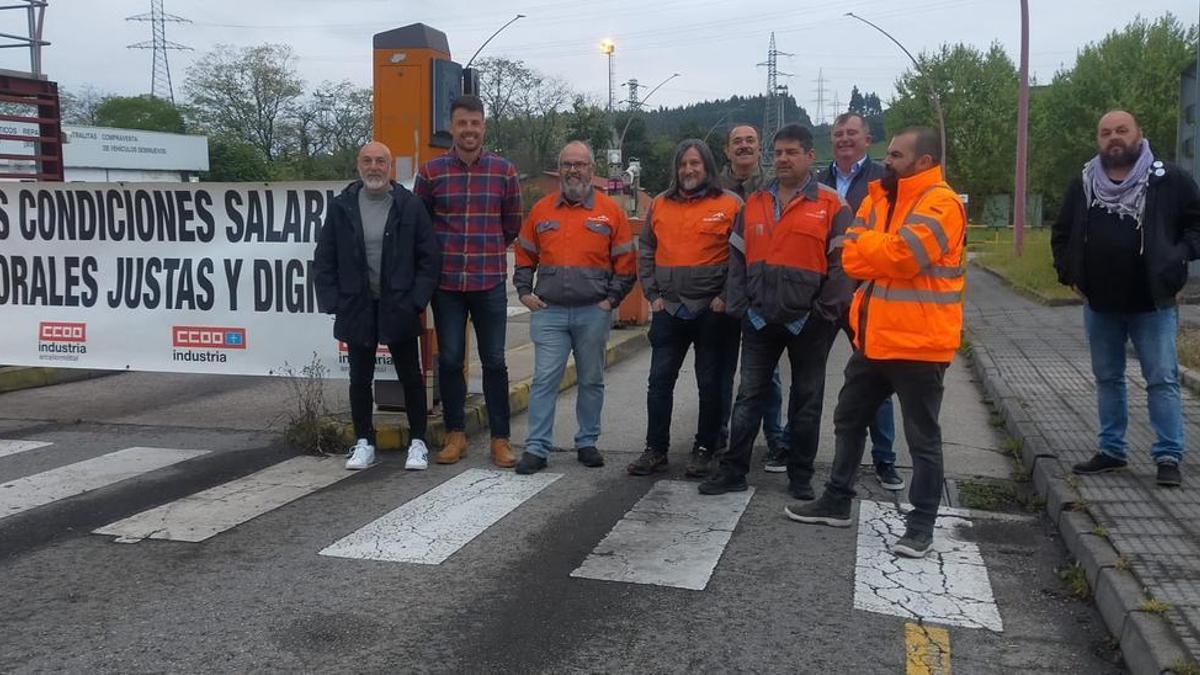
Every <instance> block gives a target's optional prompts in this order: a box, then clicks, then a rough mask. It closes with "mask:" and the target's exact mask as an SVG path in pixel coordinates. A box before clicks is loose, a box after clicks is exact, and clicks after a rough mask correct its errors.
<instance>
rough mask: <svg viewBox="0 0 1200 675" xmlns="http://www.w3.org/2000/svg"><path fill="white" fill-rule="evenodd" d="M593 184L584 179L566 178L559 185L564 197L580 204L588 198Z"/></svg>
mask: <svg viewBox="0 0 1200 675" xmlns="http://www.w3.org/2000/svg"><path fill="white" fill-rule="evenodd" d="M590 187H591V184H590V183H588V182H587V181H585V180H583V179H582V178H574V177H571V178H564V179H562V181H561V182H560V183H559V189H560V190H562V194H563V197H565V198H566V199H567V201H569V202H574V203H576V204H578V203H579V202H582V201H583V198H584V197H586V196H587V193H588V188H590Z"/></svg>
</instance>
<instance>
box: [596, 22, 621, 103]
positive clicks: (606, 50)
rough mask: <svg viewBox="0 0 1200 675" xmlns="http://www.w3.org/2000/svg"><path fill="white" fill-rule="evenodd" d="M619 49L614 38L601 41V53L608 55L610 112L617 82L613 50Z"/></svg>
mask: <svg viewBox="0 0 1200 675" xmlns="http://www.w3.org/2000/svg"><path fill="white" fill-rule="evenodd" d="M615 51H617V45H616V44H615V43H613V41H612V40H610V39H608V38H604V39H603V40H601V41H600V53H601V54H604V55H605V56H607V57H608V112H609V113H612V111H613V105H614V101H613V96H614V93H615V89H616V86H615V82H613V52H615Z"/></svg>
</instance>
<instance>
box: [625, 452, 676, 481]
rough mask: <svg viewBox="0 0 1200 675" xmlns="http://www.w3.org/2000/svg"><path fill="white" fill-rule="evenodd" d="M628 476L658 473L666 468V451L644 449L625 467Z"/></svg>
mask: <svg viewBox="0 0 1200 675" xmlns="http://www.w3.org/2000/svg"><path fill="white" fill-rule="evenodd" d="M625 470H626V471H628V472H629V475H630V476H649V475H650V474H652V473H659V472H662V471H666V470H667V453H665V452H659V451H657V450H651V449H649V448H647V449H646V451H645V452H643V453H642V456H641V457H638V458H637V459H635V460H633V463H631V464H630V465H629V466H627V467H625Z"/></svg>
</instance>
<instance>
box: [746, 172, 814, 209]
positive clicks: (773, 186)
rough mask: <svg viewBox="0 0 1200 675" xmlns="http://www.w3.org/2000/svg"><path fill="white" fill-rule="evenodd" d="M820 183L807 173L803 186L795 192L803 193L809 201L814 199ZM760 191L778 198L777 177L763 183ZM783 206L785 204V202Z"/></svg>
mask: <svg viewBox="0 0 1200 675" xmlns="http://www.w3.org/2000/svg"><path fill="white" fill-rule="evenodd" d="M820 183H821V181H819V180H817V179H816V177H815V176H812V175H809V177H808V181H807V182H806V183H804V187H802V188H800V191H799V192H797V193H796V194H801V195H804V198H805V199H807V200H809V201H816V199H817V194H818V193H819V191H820V189H821V188H820ZM760 191H761V192H769V193H770V194H771V196H772V197H774V198H775V199H779V179H778V178H772V179H771V180H769V181H767V184H766V185H764V186H763V187H762V188H761V190H760ZM784 206H786V204H785V205H784Z"/></svg>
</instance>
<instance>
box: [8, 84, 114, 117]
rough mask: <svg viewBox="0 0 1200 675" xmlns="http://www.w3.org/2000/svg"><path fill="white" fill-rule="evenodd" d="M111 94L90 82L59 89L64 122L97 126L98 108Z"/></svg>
mask: <svg viewBox="0 0 1200 675" xmlns="http://www.w3.org/2000/svg"><path fill="white" fill-rule="evenodd" d="M111 96H112V95H111V94H106V93H104V92H102V91H100V90H99V89H97V88H96V87H94V86H92V85H90V84H85V85H83V86H82V87H80V88H79V89H77V90H72V91H68V90H66V89H59V90H58V99H59V106H61V108H62V121H63V124H80V125H85V126H96V108H99V107H100V104H101V103H104V101H105V100H107V99H108V98H110V97H111ZM22 112H25V111H22Z"/></svg>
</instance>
